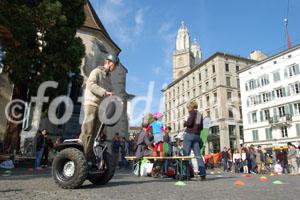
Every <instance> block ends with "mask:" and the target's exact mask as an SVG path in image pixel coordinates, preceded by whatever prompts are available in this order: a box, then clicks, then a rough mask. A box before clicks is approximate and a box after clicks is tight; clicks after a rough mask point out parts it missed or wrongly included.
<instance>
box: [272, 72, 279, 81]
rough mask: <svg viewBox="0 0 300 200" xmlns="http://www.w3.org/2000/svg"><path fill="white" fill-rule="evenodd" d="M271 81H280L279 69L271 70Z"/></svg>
mask: <svg viewBox="0 0 300 200" xmlns="http://www.w3.org/2000/svg"><path fill="white" fill-rule="evenodd" d="M273 81H274V82H277V81H280V73H279V71H276V72H273Z"/></svg>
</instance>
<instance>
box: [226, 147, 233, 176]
mask: <svg viewBox="0 0 300 200" xmlns="http://www.w3.org/2000/svg"><path fill="white" fill-rule="evenodd" d="M227 152H228V170H227V171H229V172H232V170H231V168H232V160H233V156H232V149H231V148H229V149H228V151H227Z"/></svg>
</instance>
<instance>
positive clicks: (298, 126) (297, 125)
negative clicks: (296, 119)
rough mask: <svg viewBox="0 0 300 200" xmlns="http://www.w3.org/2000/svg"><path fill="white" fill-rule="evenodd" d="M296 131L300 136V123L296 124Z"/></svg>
mask: <svg viewBox="0 0 300 200" xmlns="http://www.w3.org/2000/svg"><path fill="white" fill-rule="evenodd" d="M296 133H297V136H300V124H296Z"/></svg>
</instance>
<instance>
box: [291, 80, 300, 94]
mask: <svg viewBox="0 0 300 200" xmlns="http://www.w3.org/2000/svg"><path fill="white" fill-rule="evenodd" d="M290 88H291V90H292V93H293V94H294V95H296V94H299V93H300V83H298V82H296V83H293V84H291V85H290Z"/></svg>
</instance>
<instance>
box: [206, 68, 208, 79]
mask: <svg viewBox="0 0 300 200" xmlns="http://www.w3.org/2000/svg"><path fill="white" fill-rule="evenodd" d="M205 78H208V70H207V69H205Z"/></svg>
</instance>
